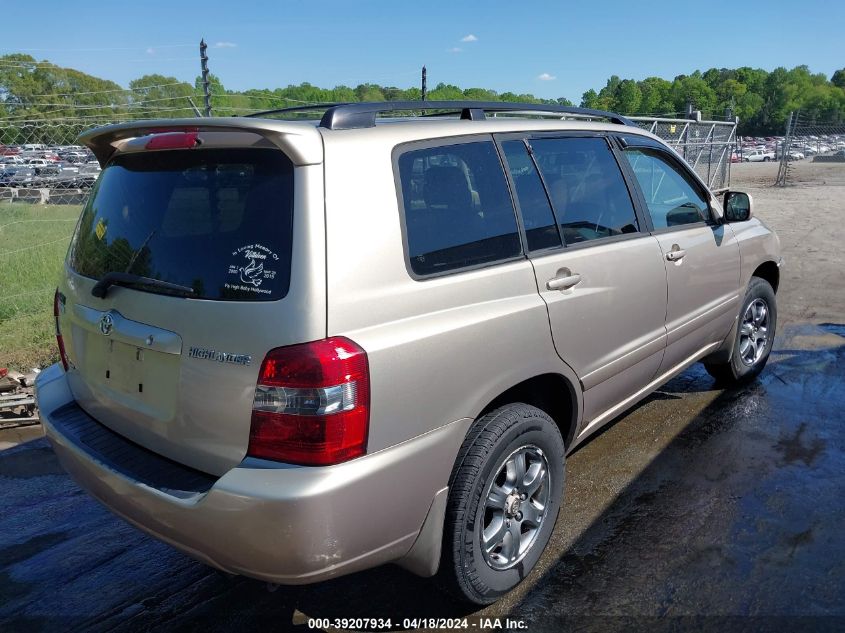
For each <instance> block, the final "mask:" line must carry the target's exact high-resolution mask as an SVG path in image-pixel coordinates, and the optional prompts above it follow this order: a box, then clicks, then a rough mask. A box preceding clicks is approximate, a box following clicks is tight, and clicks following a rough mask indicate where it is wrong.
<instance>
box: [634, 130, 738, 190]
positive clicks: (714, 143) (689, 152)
mask: <svg viewBox="0 0 845 633" xmlns="http://www.w3.org/2000/svg"><path fill="white" fill-rule="evenodd" d="M629 118H630V119H631V120H632V121H633V122H634V123H636V124H637V125H639V126H640V127H641V128H643V129H646V130H648V131H649V132H651V133H652V134H655V135H657V136H659V137H660V138H662V139H663V140H664V141H666V142H667V143H668V144H669V145H671V146H672V147H673V148H674V149H675V151H676V152H678V153H679V154H680V155H681V156H683V158H684V160H685V161H687V163H689V165H690V166H691V167H692V168H693V169H694V170H695V171H696V172H697V173H698V175H699V176H700V177H701V179H702V180H703V181H704V182H706V183H707V186H708V187H710V189H711V190H712V191H714V192H719V191H723V190H725V189H727V188H728V187H730V185H731V154H732V153H733V151H734V148H735V145H736V125H737V122H736V121H735V120H734V121H702V120H700V119H699V118H695V119H664V118H652V117H629Z"/></svg>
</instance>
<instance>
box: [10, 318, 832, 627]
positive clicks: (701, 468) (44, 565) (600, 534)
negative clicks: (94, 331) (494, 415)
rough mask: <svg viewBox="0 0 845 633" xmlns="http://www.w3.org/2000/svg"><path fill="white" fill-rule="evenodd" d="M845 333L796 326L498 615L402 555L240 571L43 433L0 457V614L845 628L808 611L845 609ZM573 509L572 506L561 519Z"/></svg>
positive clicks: (217, 621)
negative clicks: (339, 567)
mask: <svg viewBox="0 0 845 633" xmlns="http://www.w3.org/2000/svg"><path fill="white" fill-rule="evenodd" d="M802 328H803V329H802ZM808 328H809V329H808ZM843 335H845V326H842V325H838V324H823V325H821V326H807V327H805V326H801V327H799V328H795V329H794V332H792V333H791V334H790V333H787V334H786V335H784V336H783V337H781V338H780V339H779V344H778V346H777V349H776V352H775V353H773V356H772V359H771V361H770V365H769V367H767V369H766V371H765V372H764V373H763V375H762V376H761V377H760V378H759V379H758V380H757V381H755V382H754V383H752V384H751V385H749V386H747V387H745V388H743V389H739V390H726V391H722V392H720V393H719V394H718V395H716V396H715V398H714V399H713V400H712V401H710V402H709V404H707V406H705V407H704V408H703V409H702V410H700V411H698V413H697V414H695V415H694V416H692V417H691V418H690V419H689V420H688V421H686V422H684V421H681V422H680V423H679V424H678V428H679V431H678V432H677V434H676V435H675V436H674V438H673V439H671V441H669V442H668V444H667V446H666V448H664V449H663V450H661V451H660V452H659V453H658V454H657V455H656V457H654V459H652V460H651V461H650V462H649V463H648V464H647V465H645V467H644V468H643V469H642V470H641V471H640V472H639V473H638V474H636V475H635V476H634V477H633V478H632V479H630V481H629V482H628V483H626V484H625V485H624V487H623V488H622V489H621V491H620V492H619V493H618V494H616V495H615V496H614V497H613V499H612V501H611V502H610V503H609V504H608V505H607V506H606V507H605V508H604V509H602V510H600V511H598V512H597V513H596V517H597V518H595V519H594V520H592V521H591V522H590V523H589V524H588V525H587V526H586V528H585V529H583V530H582V531H581V532H580V533H578V534H577V535H575V537H574V538H572V539H571V540H569V541H568V542H567V544H566V546H565V547H564V548H562V549H560V548H557V549H556V548H555V547H552V548H551V549H550V551H548V552H547V553H546V554H545V555H544V557H543V559H542V560H541V565H540V569H539V570H538V572H537V573H535V574H533V575H532V576H530V577H529V578H528V579H527V581H526V583H525V586H523V587H521V588H520V589H518V590H517V591H515V592H514V593H513V594H511V595H509V596H508V597H507V598H505V599H504V600H503V601H501V602H499V603H497V604H495V605H492V606H491V607H487V608H486V609H483V610H478V609H477V608H476V607H472V606H468V605H465V604H462V603H459V602H456V601H454V600H452V599H451V598H449V597H447V596H446V595H445V594H443V593H441V592H440V591H438V590H437V589H436V588H435V587H434V585H433V583H431V582H430V581H428V580H425V579H421V578H417V577H415V576H413V575H411V574H409V573H407V572H405V571H403V570H401V569H399V568H397V567H394V566H385V567H382V568H379V569H375V570H371V571H367V572H361V573H358V574H354V575H351V576H346V577H342V578H338V579H335V580H331V581H328V582H325V583H322V584H319V585H314V586H307V587H268V586H267V585H265V584H264V583H260V582H257V581H253V580H249V579H245V578H240V577H230V576H227V575H225V574H222V573H220V572H216V571H214V570H211V569H209V568H207V567H205V566H204V565H202V564H200V563H196V562H194V561H192V560H191V559H189V558H187V557H184V556H182V555H181V554H179V553H177V552H175V551H173V550H172V549H170V548H169V547H167V546H166V545H163V544H161V543H158V542H157V541H154V540H153V539H150V538H149V537H146V536H144V535H143V534H141V533H139V532H138V531H137V530H134V529H133V528H131V527H130V526H128V525H126V524H124V523H123V522H121V521H119V520H118V519H116V518H114V517H112V516H111V515H110V514H109V513H108V512H107V511H105V510H104V509H102V508H101V507H99V506H98V505H97V504H96V503H94V502H93V501H91V500H90V499H89V498H88V497H87V496H86V495H85V494H84V493H82V492H81V491H79V489H78V488H76V487H75V486H74V485H73V484H72V483H71V482H70V481H69V479H68V478H67V477H66V476H64V475H63V474H61V470H60V468H59V467H58V464H57V463H56V461H55V458H54V457H53V456H52V452H51V451H50V449H49V447H48V446H47V444H46V442H45V441H44V440H37V441H35V442H30V443H28V445H22V446H19V447H16V448H15V449H9V450H7V451H3V452H2V453H0V483H2V485H3V486H4V488H5V489H6V490H10V491H11V493H10V494H8V496H7V495H6V492H4V496H7V498H8V501H9V505H8V506H6V504H5V503H4V506H5V507H6V508H14V513H12V514H6V513H5V512H4V517H5V518H3V517H0V625H2V623H3V622H4V621H5V622H6V624H5V625H2V626H0V628H5V626H9V627H10V628H11V629H15V630H19V629H26V630H63V631H64V630H70V629H73V628H76V627H79V628H85V629H86V630H100V629H102V630H106V629H108V630H112V629H118V630H134V629H138V628H143V629H149V628H153V627H156V628H158V627H165V628H177V627H178V628H188V629H196V630H199V629H202V630H205V631H216V630H230V629H247V628H255V627H256V626H268V625H269V626H273V627H274V628H277V629H286V628H295V629H298V630H308V619H309V618H327V619H329V620H333V619H335V618H385V619H386V618H390V619H391V620H392V623H393V628H402V627H403V619H404V618H433V617H440V618H450V617H451V618H455V617H464V616H469V617H476V616H483V617H503V618H504V617H510V618H512V619H516V620H520V621H523V622H525V623H527V624H528V625H529V626H530V630H532V631H545V630H548V631H560V630H567V629H577V630H585V631H591V630H626V631H627V630H632V629H648V630H661V629H663V630H669V629H676V628H678V627H681V628H695V629H698V630H707V629H712V630H717V629H718V630H719V631H720V633H721V632H722V631H724V630H732V629H734V628H737V627H738V626H740V625H742V626H752V628H756V629H757V630H760V629H764V628H770V627H769V626H768V625H771V627H773V630H779V625H780V623H781V620H778V619H777V618H778V617H785V616H790V617H793V619H792V620H790V622H791V624H792V625H793V630H800V629H801V628H802V626H804V624H807V625H808V626H810V625H811V626H812V628H813V629H814V630H819V629H824V628H825V626H827V625H828V624H830V625H831V626H834V625H840V627H841V625H842V623H843V621H842V620H841V619H840V620H837V619H836V617H832V618H831V619H828V620H820V619H818V618H816V619H811V620H807V621H806V622H805V621H804V620H800V619H795V618H796V617H798V616H806V615H821V614H827V615H829V616H839V617H840V618H841V617H843V615H845V605H844V604H843V602H845V601H844V600H843V595H845V585H843V578H845V573H843V572H845V569H843V564H845V563H843V562H841V561H845V551H843V549H844V548H845V545H843V543H842V539H841V538H839V536H838V534H837V533H836V529H837V528H836V526H837V525H841V524H842V523H843V521H845V509H843V508H842V504H841V503H840V498H841V497H840V495H841V490H842V489H843V486H845V481H843V477H845V475H843V472H845V469H843V465H845V429H844V428H843V427H845V425H842V421H843V417H842V415H843V414H842V405H843V404H845V386H843V381H842V379H841V376H842V375H843V374H844V373H845V345H844V344H845V340H843V339H842V338H841V337H842V336H843ZM712 390H713V381H712V379H710V378H709V376H707V374H706V373H705V372H704V370H703V369H702V368H701V367H700V366H695V367H693V368H690V369H689V370H687V371H686V372H684V374H682V375H681V376H679V377H677V378H675V379H674V380H672V381H671V382H669V383H667V385H665V386H664V387H663V388H662V389H661V390H660V392H658V393H656V394H654V395H653V396H651V397H650V398H649V399H647V400H646V401H644V402H643V403H641V404H640V405H638V407H636V408H635V409H634V410H633V412H628V413H626V414H625V415H623V416H620V418H618V419H617V420H616V421H615V422H614V424H613V425H611V426H609V427H608V428H607V429H605V430H603V431H602V433H600V434H597V435H596V436H595V437H593V438H592V439H591V440H590V441H589V442H588V443H586V444H585V445H584V446H583V447H581V448H579V451H576V453H575V455H577V454H578V452H580V451H584V450H585V449H589V448H590V447H592V449H591V450H594V451H597V450H598V449H599V448H601V447H602V446H603V445H604V444H606V443H607V444H609V445H610V446H611V447H613V442H616V441H617V440H620V441H626V439H628V438H627V437H626V434H634V435H636V434H640V435H641V434H644V433H649V432H650V431H649V430H648V429H644V428H626V427H625V425H628V427H632V425H631V424H630V422H631V419H632V417H636V416H635V414H637V415H642V414H643V412H645V413H646V414H648V412H649V411H650V409H649V406H652V407H653V406H659V405H660V402H659V401H660V400H665V399H670V400H673V401H674V400H678V399H684V398H687V397H690V396H691V395H695V394H696V392H707V391H712ZM673 406H677V405H675V404H674V403H668V408H671V407H673ZM664 408H665V407H664ZM637 422H639V420H637ZM610 434H616V435H617V436H618V437H617V438H611V437H610ZM634 435H631V437H632V438H633V437H634ZM602 436H607V437H605V439H604V440H602V441H601V442H598V441H597V440H598V438H599V437H602ZM611 439H613V442H611ZM586 461H587V460H583V459H582V460H581V462H584V463H583V464H579V467H583V468H588V469H590V473H589V478H590V481H592V478H595V479H596V485H600V483H601V479H602V477H605V476H609V474H608V473H606V472H603V471H602V464H601V463H594V462H595V460H593V462H590V464H589V465H587V464H586ZM584 478H588V477H587V475H584ZM20 482H32V485H34V486H35V487H37V491H36V490H31V491H28V490H27V489H26V484H25V483H24V484H20ZM16 484H20V485H23V488H24V489H23V490H21V491H19V492H18V491H17V488H16V487H15V486H16ZM398 485H399V484H398V483H397V486H398ZM51 486H52V487H53V488H52V489H50V487H51ZM567 488H569V485H567ZM568 493H569V491H567V494H568ZM566 512H567V504H566V503H564V509H563V510H562V514H561V520H562V521H565V520H566ZM16 529H17V531H16ZM810 597H811V598H810ZM705 614H707V615H705ZM736 615H743V616H755V617H759V618H763V616H767V617H769V619H768V620H766V619H759V620H757V621H753V623H752V621H749V620H747V619H743V620H738V621H737V620H733V619H731V618H732V616H736ZM773 618H774V619H773ZM734 625H736V627H735V626H734ZM831 630H832V629H831Z"/></svg>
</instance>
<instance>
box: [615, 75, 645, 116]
mask: <svg viewBox="0 0 845 633" xmlns="http://www.w3.org/2000/svg"><path fill="white" fill-rule="evenodd" d="M642 99H643V93H642V91H641V90H640V87H639V86H638V85H637V82H636V81H634V80H633V79H623V80H622V81H620V82H619V84H618V85H617V86H616V93H615V94H614V95H613V109H614V110H615V111H617V112H620V113H622V114H637V113H638V112H639V111H640V104H641V103H642Z"/></svg>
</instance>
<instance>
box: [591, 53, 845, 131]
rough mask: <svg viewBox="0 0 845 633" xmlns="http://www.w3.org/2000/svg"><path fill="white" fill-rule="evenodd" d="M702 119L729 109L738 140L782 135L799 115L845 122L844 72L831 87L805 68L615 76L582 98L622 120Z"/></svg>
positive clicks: (833, 121)
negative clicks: (693, 115)
mask: <svg viewBox="0 0 845 633" xmlns="http://www.w3.org/2000/svg"><path fill="white" fill-rule="evenodd" d="M688 103H689V104H692V106H693V108H694V109H696V110H701V112H702V114H703V115H704V117H705V118H721V117H723V116H725V114H726V113H727V111H728V109H730V111H731V112H732V113H733V114H734V115H735V116H738V117H739V120H740V125H739V132H740V134H777V133H782V132H783V129H784V126H785V124H786V119H787V117H788V116H789V113H790V112H792V111H795V110H801V112H802V115H803V116H804V117H806V118H808V119H814V120H817V121H825V122H831V123H838V122H840V121H843V120H845V68H843V69H842V70H838V71H836V72H835V73H834V74H833V77H832V78H831V80H830V81H828V80H827V78H826V77H825V76H824V75H823V74H820V73H817V74H813V73H811V72H810V70H809V68H807V67H806V66H796V67H795V68H793V69H792V70H787V69H786V68H776V69H774V70H773V71H772V72H766V71H765V70H762V69H759V68H748V67H747V66H746V67H742V68H736V69H730V68H711V69H709V70H707V71H705V72H703V73H702V72H700V71H695V72H694V73H692V74H691V75H678V76H677V77H675V79H674V80H673V81H671V82H670V81H667V80H665V79H660V78H658V77H648V78H646V79H643V80H642V81H634V80H631V79H620V78H619V77H617V76H616V75H613V76H612V77H611V78H610V79H608V81H607V84H606V85H605V87H604V88H602V89H601V90H600V91H599V92H596V91H595V90H592V89H591V90H588V91H587V92H585V93H584V95H583V96H582V98H581V105H582V106H583V107H585V108H598V109H600V110H611V111H614V112H619V113H622V114H630V115H634V114H650V115H661V114H662V115H664V116H682V115H683V114H684V113H685V112H686V109H687V104H688Z"/></svg>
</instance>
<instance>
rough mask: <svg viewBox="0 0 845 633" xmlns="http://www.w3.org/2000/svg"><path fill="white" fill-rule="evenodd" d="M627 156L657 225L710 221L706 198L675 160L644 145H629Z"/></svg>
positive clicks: (659, 226) (656, 227)
mask: <svg viewBox="0 0 845 633" xmlns="http://www.w3.org/2000/svg"><path fill="white" fill-rule="evenodd" d="M625 157H626V158H627V159H628V162H629V163H631V167H632V168H633V170H634V174H635V175H636V177H637V181H638V182H639V183H640V188H641V189H642V192H643V196H644V197H645V201H646V205H647V206H648V212H649V215H651V221H652V223H653V224H654V228H655V229H663V228H666V227H670V226H680V225H684V224H694V223H696V222H706V221H707V219H708V218H709V206H708V204H707V201H706V200H705V199H704V198H703V197H702V196H701V194H700V193H699V192H698V189H697V188H696V187H695V186H693V184H692V183H691V182H690V178H689V176H688V175H687V174H685V173H683V171H682V170H681V168H680V167H678V166H677V165H675V164H674V162H673V161H671V160H670V159H668V158H664V157H663V156H661V154H660V152H658V151H656V150H651V149H645V148H629V149H626V150H625Z"/></svg>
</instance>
